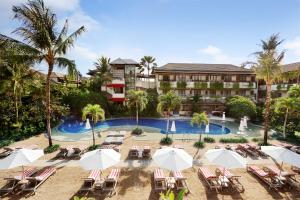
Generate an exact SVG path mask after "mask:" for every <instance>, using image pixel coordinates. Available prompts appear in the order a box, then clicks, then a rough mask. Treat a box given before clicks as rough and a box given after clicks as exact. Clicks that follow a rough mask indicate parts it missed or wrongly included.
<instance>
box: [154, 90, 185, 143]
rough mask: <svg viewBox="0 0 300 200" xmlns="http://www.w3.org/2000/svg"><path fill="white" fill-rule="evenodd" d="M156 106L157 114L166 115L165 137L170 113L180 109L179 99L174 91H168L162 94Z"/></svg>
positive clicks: (167, 132)
mask: <svg viewBox="0 0 300 200" xmlns="http://www.w3.org/2000/svg"><path fill="white" fill-rule="evenodd" d="M158 102H159V103H158V105H157V112H159V113H161V114H164V112H166V114H167V128H166V134H167V135H166V137H168V134H169V131H168V130H169V123H170V114H171V111H174V110H176V109H178V108H179V107H180V103H181V98H180V97H179V96H178V95H177V94H175V92H174V91H169V92H168V93H167V94H162V95H160V96H159V97H158Z"/></svg>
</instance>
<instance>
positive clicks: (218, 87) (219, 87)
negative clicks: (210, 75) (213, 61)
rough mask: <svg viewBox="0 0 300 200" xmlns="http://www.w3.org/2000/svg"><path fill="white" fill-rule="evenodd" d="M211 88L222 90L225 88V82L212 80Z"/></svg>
mask: <svg viewBox="0 0 300 200" xmlns="http://www.w3.org/2000/svg"><path fill="white" fill-rule="evenodd" d="M210 88H211V89H214V90H222V89H223V83H219V82H211V83H210Z"/></svg>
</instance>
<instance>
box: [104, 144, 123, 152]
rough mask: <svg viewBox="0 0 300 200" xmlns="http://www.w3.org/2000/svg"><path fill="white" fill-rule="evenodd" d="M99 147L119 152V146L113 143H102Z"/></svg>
mask: <svg viewBox="0 0 300 200" xmlns="http://www.w3.org/2000/svg"><path fill="white" fill-rule="evenodd" d="M100 149H113V150H115V151H116V152H120V148H119V146H117V145H114V144H102V145H101V146H100Z"/></svg>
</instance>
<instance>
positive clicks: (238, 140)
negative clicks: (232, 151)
mask: <svg viewBox="0 0 300 200" xmlns="http://www.w3.org/2000/svg"><path fill="white" fill-rule="evenodd" d="M220 142H221V143H248V140H247V139H246V138H244V137H240V138H221V139H220Z"/></svg>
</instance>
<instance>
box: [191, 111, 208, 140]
mask: <svg viewBox="0 0 300 200" xmlns="http://www.w3.org/2000/svg"><path fill="white" fill-rule="evenodd" d="M208 121H209V120H208V117H207V115H206V113H205V112H202V113H194V114H193V117H192V119H191V125H192V126H194V125H196V126H198V127H199V128H201V126H202V124H205V125H207V124H208ZM201 135H202V133H201V132H200V134H199V142H201Z"/></svg>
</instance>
